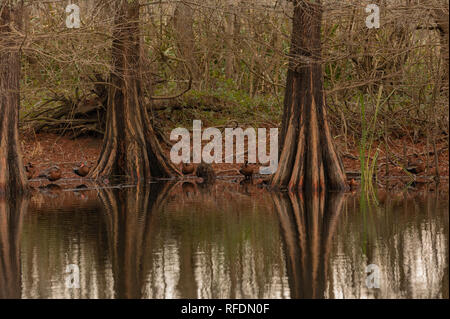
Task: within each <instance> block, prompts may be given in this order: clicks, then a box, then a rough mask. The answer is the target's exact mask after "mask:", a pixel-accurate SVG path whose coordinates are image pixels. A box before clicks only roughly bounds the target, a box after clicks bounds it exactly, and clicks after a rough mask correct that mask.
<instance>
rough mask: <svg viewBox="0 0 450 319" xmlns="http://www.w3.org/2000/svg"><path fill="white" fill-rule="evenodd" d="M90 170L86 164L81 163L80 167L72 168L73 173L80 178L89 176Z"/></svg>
mask: <svg viewBox="0 0 450 319" xmlns="http://www.w3.org/2000/svg"><path fill="white" fill-rule="evenodd" d="M89 171H90V168H89V166H88V165H87V163H86V162H84V163H81V165H80V167H77V168H74V169H73V172H74V173H75V174H77V175H78V176H80V177H85V176H87V174H89Z"/></svg>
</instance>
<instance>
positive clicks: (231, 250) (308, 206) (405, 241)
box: [0, 182, 449, 298]
mask: <svg viewBox="0 0 450 319" xmlns="http://www.w3.org/2000/svg"><path fill="white" fill-rule="evenodd" d="M379 195H380V196H379V198H378V204H376V203H373V202H371V203H368V204H365V201H363V202H361V198H360V195H357V194H355V195H351V194H345V195H342V194H340V195H339V194H331V195H327V196H318V197H317V196H316V197H303V196H300V195H292V194H291V195H288V194H281V193H274V192H267V191H265V190H263V189H260V188H257V187H255V186H252V185H245V186H242V185H237V184H232V183H226V182H219V183H216V185H215V186H213V187H212V188H207V189H202V188H201V187H199V186H197V185H195V184H191V183H184V184H181V183H178V184H150V185H148V186H146V187H139V188H137V187H128V188H121V189H118V188H109V189H95V190H77V191H73V190H68V189H65V190H58V189H52V190H45V191H41V192H36V193H35V194H34V195H33V196H32V197H31V198H28V199H20V198H19V199H17V200H16V201H14V202H10V203H6V202H1V201H0V298H448V297H449V277H448V274H449V269H448V257H449V238H448V236H449V228H448V227H449V215H448V206H449V199H448V194H437V193H429V194H426V193H399V194H390V195H389V196H387V195H386V194H383V193H380V194H379ZM361 203H364V204H361ZM368 265H372V266H370V267H369V268H367V266H368ZM73 267H75V268H73ZM76 268H78V269H79V288H71V285H72V286H73V285H74V283H76V280H75V279H74V277H73V276H74V275H75V274H76ZM74 269H75V270H74ZM368 269H373V272H369V273H366V270H368ZM74 280H75V281H74ZM368 284H369V286H371V287H372V288H369V287H368ZM376 284H378V285H379V288H374V287H373V286H374V285H375V286H376Z"/></svg>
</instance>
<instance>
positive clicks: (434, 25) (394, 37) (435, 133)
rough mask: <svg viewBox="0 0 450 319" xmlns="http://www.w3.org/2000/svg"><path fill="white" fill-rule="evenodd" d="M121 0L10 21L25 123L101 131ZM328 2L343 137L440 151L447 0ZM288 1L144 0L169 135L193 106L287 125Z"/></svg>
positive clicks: (328, 37)
mask: <svg viewBox="0 0 450 319" xmlns="http://www.w3.org/2000/svg"><path fill="white" fill-rule="evenodd" d="M372 2H374V3H376V4H378V5H379V6H380V9H381V27H380V28H379V29H368V28H367V27H366V24H365V20H366V17H367V16H368V13H366V12H365V7H366V5H367V4H369V3H372ZM69 3H76V4H77V5H79V6H80V8H81V27H80V28H79V29H69V28H67V27H66V23H65V22H66V18H67V15H68V14H67V13H66V12H65V8H66V6H67V5H68V4H69ZM113 3H114V1H108V0H98V1H93V0H80V1H75V2H74V1H72V2H71V1H40V0H36V1H24V7H23V16H24V22H25V23H24V25H23V28H22V29H21V30H17V29H14V30H13V32H12V33H11V36H13V37H16V39H19V40H20V41H18V42H17V43H18V44H17V45H18V46H20V50H21V52H22V68H21V70H22V74H21V110H20V125H21V128H22V129H27V128H31V129H32V131H33V132H41V131H48V132H55V133H64V134H70V135H72V136H74V137H76V136H79V135H82V134H89V135H100V136H101V135H103V134H104V131H105V118H106V117H105V108H106V106H107V85H106V84H107V80H108V77H109V76H110V74H111V72H112V71H113V65H112V57H111V46H112V41H113V25H114V6H113V5H112V4H113ZM322 4H323V10H324V12H323V23H322V42H323V44H322V47H323V53H322V60H323V71H324V88H325V91H326V92H325V94H326V98H327V99H326V104H327V108H328V117H329V120H330V125H331V129H332V132H333V136H334V137H335V138H336V140H338V141H339V142H341V144H342V145H343V147H341V148H340V151H341V152H348V151H349V149H351V148H352V147H355V146H357V145H360V144H361V142H362V141H363V140H364V139H367V137H368V136H369V137H370V140H373V141H375V142H380V143H382V144H383V146H382V148H383V152H385V153H386V154H387V155H386V157H390V159H389V160H390V161H394V162H395V163H397V162H399V161H401V160H402V159H401V158H400V157H401V154H399V153H398V150H394V149H393V150H390V146H392V145H393V144H392V143H393V142H392V141H393V140H398V139H404V140H406V141H407V142H408V143H410V144H416V143H419V142H421V143H423V144H425V143H426V145H427V149H429V150H430V151H431V152H432V153H433V147H434V153H436V152H438V151H439V149H436V144H439V143H444V144H445V145H446V147H448V126H449V121H448V108H447V105H448V74H449V73H448V65H449V64H448V63H449V60H448V1H446V0H429V1H421V0H415V1H414V0H402V1H400V0H399V1H378V0H377V1H375V0H374V1H371V2H370V1H357V0H355V1H334V0H326V1H323V2H322ZM292 5H293V4H292V2H290V1H268V0H267V1H262V0H258V1H251V0H250V1H243V0H241V1H238V0H233V1H232V0H227V1H223V0H220V1H219V0H205V1H197V0H191V1H140V20H139V26H140V29H139V30H140V32H141V36H140V39H141V44H140V50H141V61H140V63H141V65H142V70H143V72H142V75H141V77H142V79H140V80H141V83H142V87H143V90H142V101H143V103H144V104H145V106H146V107H147V109H148V112H149V114H150V119H151V122H152V123H153V125H154V127H155V129H156V133H157V135H158V137H159V138H160V140H162V141H165V142H166V143H168V144H169V143H170V142H169V141H167V137H166V136H167V132H168V131H169V130H171V129H172V128H174V127H176V126H179V125H182V126H185V127H190V126H191V125H192V119H202V120H203V122H204V126H217V127H223V126H225V125H236V123H237V124H238V125H241V126H246V125H252V126H272V127H273V126H277V127H280V125H281V115H282V111H283V98H284V90H285V84H286V74H287V68H288V63H289V59H288V53H289V48H290V36H291V23H292V12H293V10H292ZM1 43H2V44H3V43H5V42H1ZM0 50H2V46H1V45H0ZM2 62H3V61H2ZM362 106H364V107H362ZM231 123H232V124H231ZM439 145H440V144H439ZM406 152H407V151H406V150H405V149H404V150H403V155H405V154H406ZM430 161H431V159H430Z"/></svg>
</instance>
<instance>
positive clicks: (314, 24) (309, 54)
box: [272, 1, 348, 192]
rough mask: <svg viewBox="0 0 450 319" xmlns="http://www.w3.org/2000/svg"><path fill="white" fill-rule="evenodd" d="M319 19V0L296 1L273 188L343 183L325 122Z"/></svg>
mask: <svg viewBox="0 0 450 319" xmlns="http://www.w3.org/2000/svg"><path fill="white" fill-rule="evenodd" d="M321 20H322V8H321V4H320V2H317V1H316V2H315V3H312V2H307V1H297V2H296V5H295V9H294V20H293V31H292V43H291V52H290V56H291V60H290V66H289V70H288V75H287V85H286V93H285V100H284V114H283V124H282V131H281V136H280V145H282V150H281V154H280V161H279V166H278V171H277V172H276V174H275V175H274V177H273V179H272V186H273V187H285V188H288V189H289V190H301V191H306V192H320V191H325V190H327V191H328V190H333V191H338V190H339V191H340V190H346V189H347V188H348V185H347V183H346V176H345V171H344V168H343V165H342V162H341V161H340V159H339V156H338V153H337V152H336V149H335V146H334V141H333V137H332V136H331V132H330V128H329V126H328V121H327V114H326V108H325V96H324V92H323V78H322V64H321V39H320V29H321Z"/></svg>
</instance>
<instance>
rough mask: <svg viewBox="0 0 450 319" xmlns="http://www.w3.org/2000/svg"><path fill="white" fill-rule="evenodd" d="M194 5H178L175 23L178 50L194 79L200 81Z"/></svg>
mask: <svg viewBox="0 0 450 319" xmlns="http://www.w3.org/2000/svg"><path fill="white" fill-rule="evenodd" d="M192 5H193V4H186V3H183V2H179V3H177V5H176V7H175V11H174V14H173V23H174V29H175V32H176V34H175V37H176V41H177V46H178V50H179V51H180V54H181V57H182V58H183V59H184V60H185V61H186V64H187V65H188V67H189V69H190V71H191V75H192V79H193V80H194V81H197V80H199V79H200V73H201V72H200V69H199V66H198V64H197V61H196V59H195V35H194V10H193V8H192Z"/></svg>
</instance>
